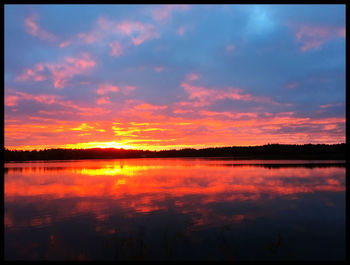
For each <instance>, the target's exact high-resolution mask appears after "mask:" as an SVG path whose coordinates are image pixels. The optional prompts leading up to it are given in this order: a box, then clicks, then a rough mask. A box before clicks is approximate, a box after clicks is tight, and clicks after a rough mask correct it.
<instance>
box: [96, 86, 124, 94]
mask: <svg viewBox="0 0 350 265" xmlns="http://www.w3.org/2000/svg"><path fill="white" fill-rule="evenodd" d="M118 91H119V88H118V87H117V86H114V85H112V84H108V83H104V84H101V85H99V86H98V89H97V94H99V95H105V94H107V93H109V92H118Z"/></svg>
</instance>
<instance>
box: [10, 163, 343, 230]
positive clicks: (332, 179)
mask: <svg viewBox="0 0 350 265" xmlns="http://www.w3.org/2000/svg"><path fill="white" fill-rule="evenodd" d="M231 163H232V161H231ZM235 163H237V162H235ZM5 166H6V168H7V170H6V171H5V172H6V175H5V189H4V191H5V203H15V202H18V201H21V200H22V202H21V203H30V202H33V203H34V204H35V203H36V202H38V201H41V202H42V203H40V204H38V205H36V207H37V208H36V209H38V210H40V211H42V209H44V208H45V207H46V206H47V209H50V207H51V206H50V201H54V200H55V199H58V198H60V199H73V198H81V199H84V201H82V200H81V199H80V200H77V201H74V203H73V205H71V206H70V207H66V206H65V205H60V206H55V207H56V208H57V207H58V208H57V209H59V210H57V214H58V216H59V217H57V216H56V217H57V218H67V217H69V216H75V215H78V214H83V213H93V214H94V215H95V217H96V220H98V221H100V222H103V221H104V220H106V219H108V216H109V214H110V211H111V210H110V208H111V207H112V206H113V207H116V206H118V207H119V208H121V209H127V210H128V211H127V213H126V214H127V215H128V216H129V217H131V216H132V215H134V214H136V213H150V212H155V211H162V210H164V211H166V210H169V207H172V209H175V210H176V211H178V212H181V213H183V214H186V213H189V212H191V213H197V216H196V217H194V220H193V222H194V224H196V225H197V226H202V225H204V224H208V222H214V221H215V222H216V223H217V222H218V220H220V218H221V219H222V222H227V220H228V219H230V220H231V221H232V222H242V221H243V220H245V219H247V218H248V219H249V218H253V217H254V216H255V217H256V216H259V215H263V214H264V213H258V212H254V213H250V214H249V215H250V216H247V215H246V214H242V213H239V212H238V213H234V214H233V215H232V216H228V217H227V216H221V217H218V216H215V218H214V217H212V212H211V210H210V208H207V209H206V207H205V206H206V205H209V204H212V203H222V202H243V201H250V202H252V201H255V202H259V200H260V199H261V198H262V197H263V196H264V198H266V197H267V198H268V199H269V200H272V199H274V198H277V197H281V196H284V198H287V199H290V200H295V199H297V198H298V196H299V195H300V194H306V193H310V194H313V193H316V192H323V191H324V192H344V191H345V167H326V168H324V167H313V168H306V167H280V168H278V167H277V168H273V169H269V168H265V167H262V166H254V165H248V164H247V165H244V164H242V165H240V166H232V165H228V163H227V161H223V160H218V161H216V160H200V159H129V160H128V159H121V160H103V161H98V160H95V161H70V162H68V161H67V162H50V163H44V162H39V163H21V164H15V163H10V164H6V165H5ZM189 196H192V197H191V199H188V198H190V197H189ZM193 196H195V197H193ZM286 196H287V197H286ZM169 200H172V204H171V205H169V203H168V201H169ZM111 205H112V206H111ZM40 207H42V208H40ZM60 207H61V208H60ZM56 208H55V209H56ZM45 209H46V208H45ZM52 219H54V217H53V216H39V217H35V218H33V219H32V220H31V221H30V222H27V223H26V224H23V225H29V226H40V225H45V224H49V223H50V222H52ZM214 219H215V220H214ZM15 222H16V221H14V219H13V216H12V215H11V209H7V211H5V226H13V224H14V223H15Z"/></svg>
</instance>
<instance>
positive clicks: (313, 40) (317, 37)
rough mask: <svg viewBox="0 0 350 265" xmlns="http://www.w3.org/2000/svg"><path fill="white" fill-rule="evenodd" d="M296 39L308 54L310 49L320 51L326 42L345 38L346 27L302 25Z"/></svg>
mask: <svg viewBox="0 0 350 265" xmlns="http://www.w3.org/2000/svg"><path fill="white" fill-rule="evenodd" d="M295 37H296V38H297V39H298V41H299V42H300V44H301V47H300V50H301V51H302V52H306V51H308V50H310V49H314V50H317V49H320V48H321V47H322V46H323V44H324V43H325V42H328V41H330V40H332V39H334V38H345V28H344V27H340V28H337V27H332V26H311V25H301V26H299V27H298V29H297V32H296V34H295Z"/></svg>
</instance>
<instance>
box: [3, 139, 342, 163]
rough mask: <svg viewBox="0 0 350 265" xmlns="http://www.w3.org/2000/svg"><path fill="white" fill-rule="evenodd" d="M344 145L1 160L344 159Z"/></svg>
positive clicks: (49, 152)
mask: <svg viewBox="0 0 350 265" xmlns="http://www.w3.org/2000/svg"><path fill="white" fill-rule="evenodd" d="M345 150H346V144H345V143H341V144H333V145H327V144H304V145H285V144H267V145H262V146H232V147H214V148H203V149H193V148H186V149H180V150H161V151H150V150H131V149H122V148H121V149H117V148H90V149H44V150H32V151H24V150H8V149H4V157H5V159H4V161H5V162H9V161H30V160H77V159H116V158H170V157H227V158H234V159H303V160H304V159H305V160H311V159H316V160H318V159H319V160H345Z"/></svg>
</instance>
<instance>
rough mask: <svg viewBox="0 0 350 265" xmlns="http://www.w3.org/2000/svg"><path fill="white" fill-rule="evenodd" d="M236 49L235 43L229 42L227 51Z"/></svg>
mask: <svg viewBox="0 0 350 265" xmlns="http://www.w3.org/2000/svg"><path fill="white" fill-rule="evenodd" d="M234 49H235V45H234V44H229V45H227V46H226V51H227V52H231V51H233V50H234Z"/></svg>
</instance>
